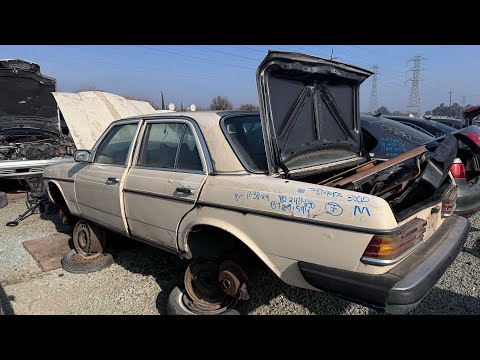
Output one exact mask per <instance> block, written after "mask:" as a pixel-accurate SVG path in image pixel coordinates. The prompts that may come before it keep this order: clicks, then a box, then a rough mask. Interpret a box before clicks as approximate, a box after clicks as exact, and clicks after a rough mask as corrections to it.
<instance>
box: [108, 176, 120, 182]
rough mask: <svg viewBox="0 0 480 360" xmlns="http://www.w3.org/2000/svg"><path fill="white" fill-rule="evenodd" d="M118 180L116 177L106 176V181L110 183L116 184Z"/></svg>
mask: <svg viewBox="0 0 480 360" xmlns="http://www.w3.org/2000/svg"><path fill="white" fill-rule="evenodd" d="M119 182H120V179H119V178H118V177H109V178H107V183H110V184H117V183H119Z"/></svg>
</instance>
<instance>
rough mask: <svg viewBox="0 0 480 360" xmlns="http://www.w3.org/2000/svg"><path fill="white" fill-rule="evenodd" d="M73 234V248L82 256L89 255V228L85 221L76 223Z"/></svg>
mask: <svg viewBox="0 0 480 360" xmlns="http://www.w3.org/2000/svg"><path fill="white" fill-rule="evenodd" d="M75 233H76V234H75V236H74V237H73V245H74V246H75V250H76V251H77V252H78V253H79V254H80V255H83V256H89V255H90V247H91V241H90V229H89V227H88V225H87V224H86V223H85V222H81V223H80V224H78V225H77V229H76V231H75Z"/></svg>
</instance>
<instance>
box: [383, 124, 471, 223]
mask: <svg viewBox="0 0 480 360" xmlns="http://www.w3.org/2000/svg"><path fill="white" fill-rule="evenodd" d="M474 116H475V115H474ZM385 118H388V119H391V120H395V121H397V122H399V123H402V124H404V125H407V126H410V127H412V128H413V129H416V130H418V131H422V132H424V133H425V134H427V135H430V136H432V137H434V138H438V137H442V136H445V135H446V134H451V133H454V132H458V131H459V130H458V129H457V128H454V127H451V126H448V125H446V124H443V123H440V122H438V121H436V120H432V119H430V118H428V119H423V118H414V117H407V116H390V115H385ZM383 121H385V120H383ZM471 125H472V123H467V124H466V126H471ZM470 129H472V128H471V127H470ZM473 129H475V128H473ZM460 132H461V133H464V134H465V135H466V136H467V137H469V138H470V139H471V140H472V141H473V142H474V143H475V144H470V146H468V145H466V144H465V143H463V142H460V143H459V151H458V158H457V159H456V160H455V162H454V165H453V168H452V170H453V171H452V175H453V176H454V178H455V182H456V184H457V186H458V198H457V207H456V209H455V213H456V214H459V215H463V216H470V215H472V214H474V213H476V212H477V211H479V210H480V176H479V175H480V161H479V157H478V154H477V153H476V152H475V148H477V147H478V145H480V137H479V134H478V132H477V131H476V130H473V131H466V130H464V129H460ZM472 147H473V150H472Z"/></svg>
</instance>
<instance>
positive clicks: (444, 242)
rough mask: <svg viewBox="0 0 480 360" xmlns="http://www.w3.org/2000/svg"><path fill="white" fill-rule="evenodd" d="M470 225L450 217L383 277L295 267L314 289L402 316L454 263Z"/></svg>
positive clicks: (323, 267)
mask: <svg viewBox="0 0 480 360" xmlns="http://www.w3.org/2000/svg"><path fill="white" fill-rule="evenodd" d="M469 229H470V223H469V222H468V220H467V219H464V218H462V217H459V216H456V215H452V216H451V217H449V218H447V219H446V220H445V221H444V223H443V224H442V226H441V227H440V228H439V229H438V230H437V231H436V232H435V234H434V235H432V237H431V238H430V239H429V240H428V241H427V242H426V243H425V244H423V245H421V246H420V247H418V248H417V249H416V250H415V251H414V252H413V253H412V254H410V255H409V256H408V257H407V258H406V259H404V260H403V261H401V262H400V263H399V264H398V265H397V266H395V267H394V268H392V269H391V270H390V271H388V272H387V273H385V274H380V275H373V274H365V273H358V272H353V271H346V270H340V269H335V268H329V267H325V266H321V265H315V264H310V263H305V262H299V263H298V266H299V268H300V271H301V272H302V274H303V276H304V277H305V280H306V281H307V282H308V283H309V284H310V285H312V286H314V287H316V288H317V289H320V290H323V291H326V292H329V293H331V294H333V295H335V296H338V297H341V298H344V299H347V300H349V301H353V302H356V303H359V304H362V305H364V306H367V307H370V308H374V309H376V310H380V311H385V312H387V313H391V314H405V313H407V312H409V311H411V310H412V309H413V308H414V307H415V306H417V305H418V303H419V302H420V301H421V300H422V299H423V297H424V296H425V295H427V293H428V292H429V291H430V289H431V288H432V287H433V286H434V285H435V284H436V283H437V281H438V280H439V279H440V277H441V276H442V275H443V274H444V273H445V271H446V270H447V268H448V267H449V266H450V264H451V263H452V262H453V261H454V260H455V258H456V257H457V255H458V253H459V252H460V250H461V249H462V246H463V244H464V242H465V240H466V239H467V236H468V231H469Z"/></svg>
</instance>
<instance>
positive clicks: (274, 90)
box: [257, 52, 372, 173]
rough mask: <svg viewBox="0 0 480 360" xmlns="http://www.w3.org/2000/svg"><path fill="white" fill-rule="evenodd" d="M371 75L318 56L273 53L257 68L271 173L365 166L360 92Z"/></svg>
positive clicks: (261, 113)
mask: <svg viewBox="0 0 480 360" xmlns="http://www.w3.org/2000/svg"><path fill="white" fill-rule="evenodd" d="M371 74H372V72H370V71H368V70H364V69H361V68H357V67H354V66H352V65H347V64H343V63H338V62H335V61H329V60H325V59H322V58H317V57H313V56H308V55H303V54H298V53H286V52H270V53H269V54H268V55H267V57H266V58H265V59H264V60H263V62H262V63H261V64H260V66H259V68H258V69H257V90H258V95H259V100H260V110H261V112H260V116H261V119H262V126H263V130H264V139H265V147H266V153H267V160H268V166H269V172H270V173H276V172H278V171H279V169H282V170H283V171H284V172H290V171H292V170H293V171H295V170H298V169H306V168H311V167H318V166H319V165H320V166H322V167H327V168H328V167H329V166H328V165H329V164H331V165H335V164H336V163H337V164H338V163H339V162H344V161H345V160H349V159H351V160H352V163H353V162H355V160H357V161H358V162H361V161H363V160H364V159H363V154H362V138H361V132H360V120H359V97H358V89H359V86H360V84H361V83H362V82H363V81H364V80H365V79H366V78H367V77H368V76H370V75H371Z"/></svg>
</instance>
